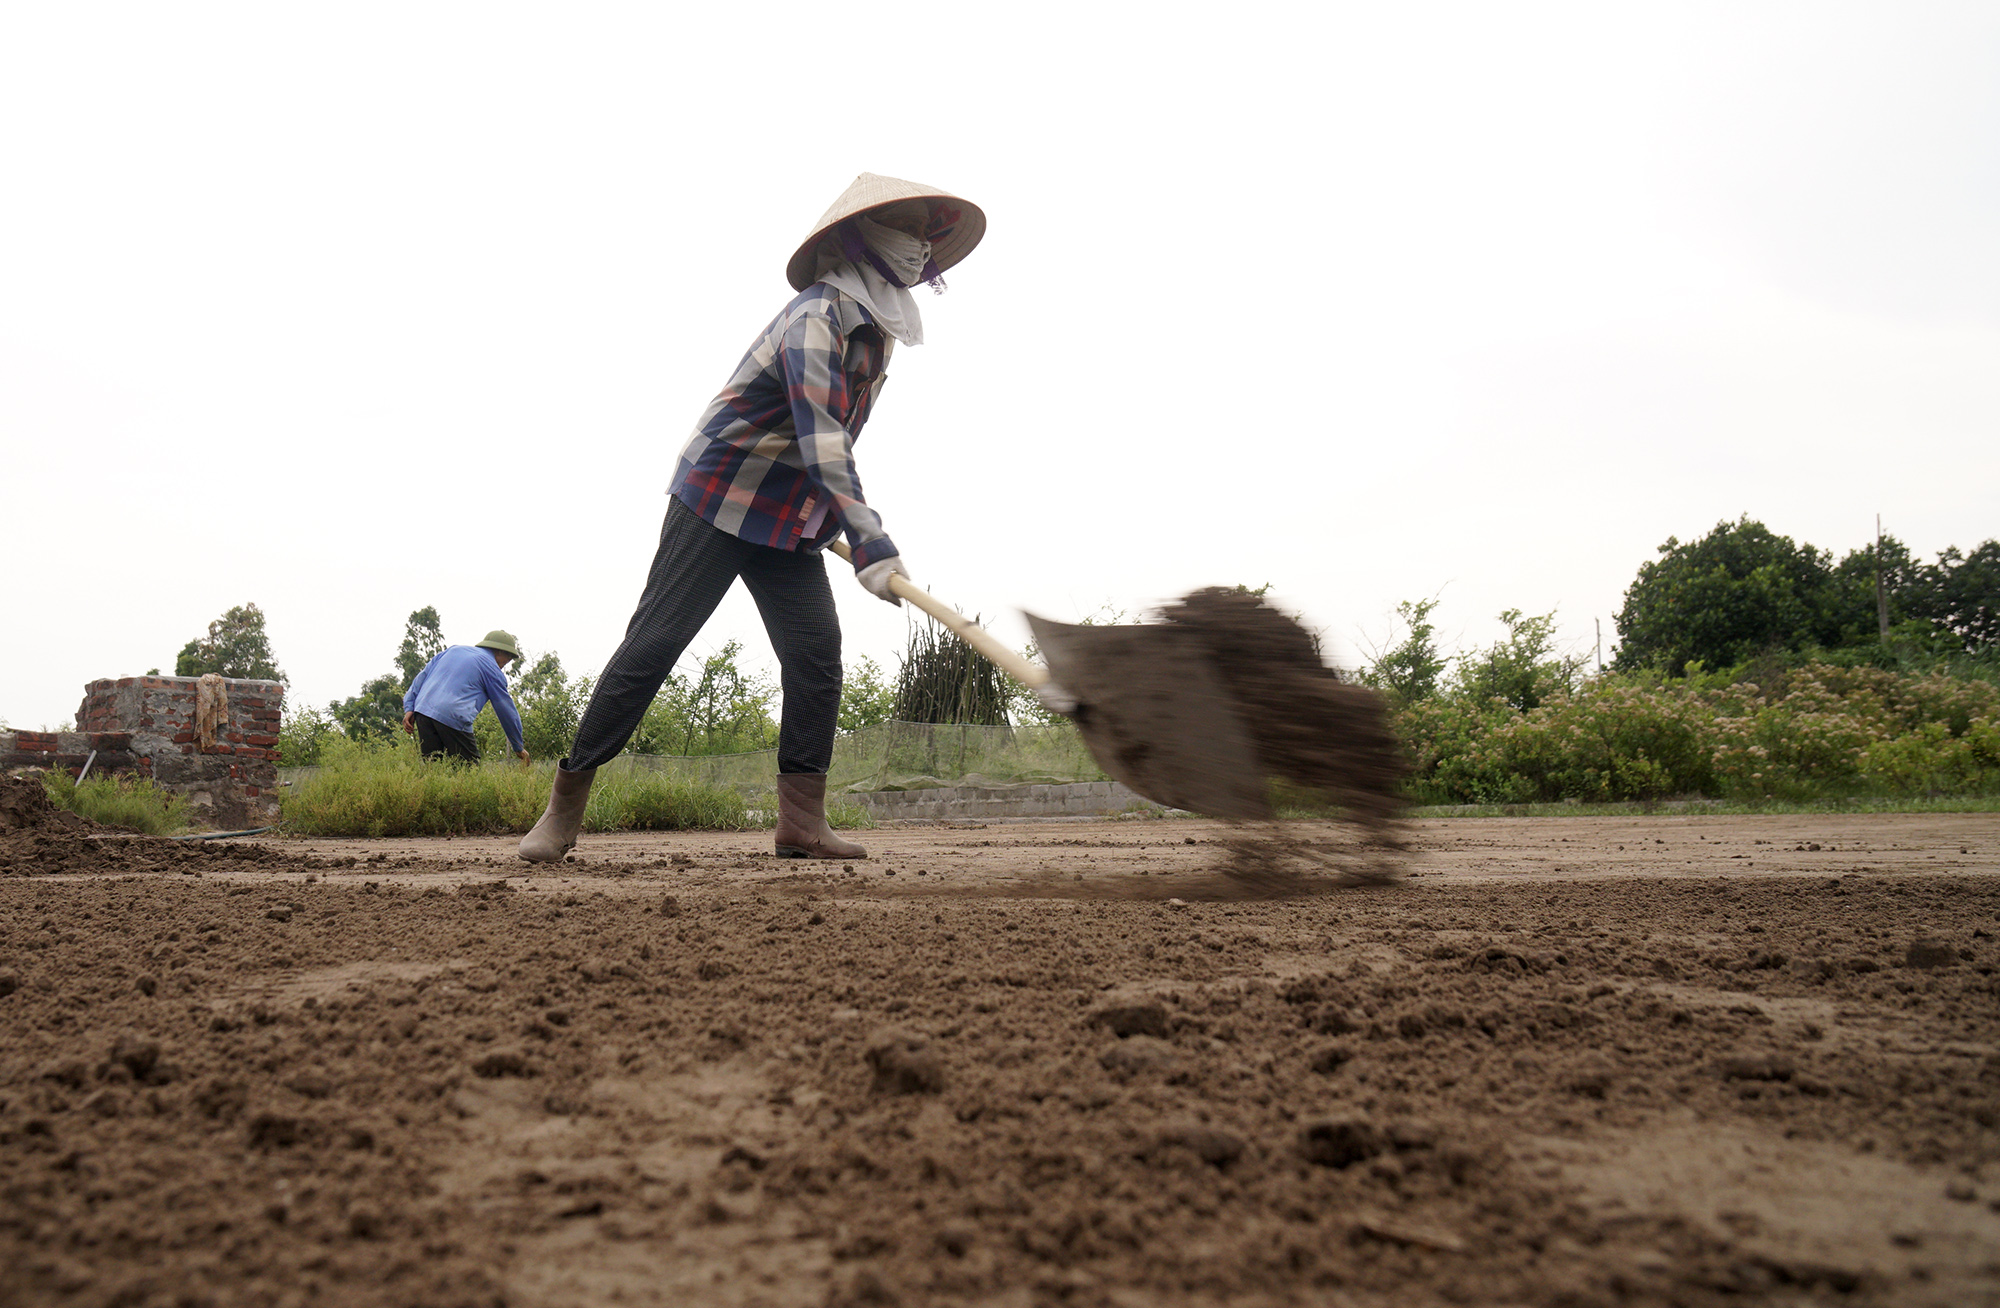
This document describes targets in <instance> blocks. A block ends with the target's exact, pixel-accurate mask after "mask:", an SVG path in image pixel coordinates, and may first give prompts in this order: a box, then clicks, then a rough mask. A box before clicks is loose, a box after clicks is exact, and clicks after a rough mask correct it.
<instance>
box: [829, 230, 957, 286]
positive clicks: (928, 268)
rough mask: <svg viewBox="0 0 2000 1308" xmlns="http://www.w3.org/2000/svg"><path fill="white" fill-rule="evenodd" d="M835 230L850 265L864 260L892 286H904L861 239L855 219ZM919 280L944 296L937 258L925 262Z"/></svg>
mask: <svg viewBox="0 0 2000 1308" xmlns="http://www.w3.org/2000/svg"><path fill="white" fill-rule="evenodd" d="M833 230H834V233H835V235H836V236H837V237H838V238H839V240H840V253H841V254H842V256H844V257H845V258H846V259H847V261H848V262H849V263H860V262H861V261H862V260H863V259H866V260H867V261H868V262H869V264H870V265H871V266H872V267H873V268H874V269H875V271H876V272H878V273H881V274H882V279H883V280H884V281H886V282H888V283H889V284H890V285H891V286H901V285H902V284H903V283H902V282H900V281H898V280H896V274H895V273H894V272H892V271H891V270H890V268H889V265H888V263H887V262H886V261H885V260H884V259H883V258H882V256H881V255H879V254H877V253H875V251H873V250H871V249H869V248H868V242H867V241H865V240H863V239H861V231H860V229H859V228H857V227H856V226H855V225H854V220H853V219H851V218H850V219H848V220H847V221H845V222H843V223H841V224H840V226H838V227H836V228H834V229H833ZM917 279H918V280H919V281H921V282H923V283H924V284H926V285H927V286H929V287H930V288H931V289H932V290H933V291H936V292H937V293H938V294H940V295H942V294H944V272H943V270H942V269H940V268H939V267H938V266H937V257H936V256H935V255H933V256H931V257H929V258H927V259H925V260H924V270H923V271H922V272H920V273H918V274H917Z"/></svg>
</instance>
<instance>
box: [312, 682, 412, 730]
mask: <svg viewBox="0 0 2000 1308" xmlns="http://www.w3.org/2000/svg"><path fill="white" fill-rule="evenodd" d="M326 711H327V712H328V713H330V714H332V715H333V720H334V721H335V722H338V723H339V724H340V729H341V731H342V732H343V733H345V734H346V736H347V738H348V739H349V740H367V739H369V738H371V737H374V738H379V739H393V738H394V736H395V734H396V733H397V732H398V731H400V730H402V728H403V687H402V686H401V685H399V684H397V681H396V675H395V674H394V673H392V672H385V673H383V674H382V675H381V676H379V677H376V678H375V679H374V680H372V681H370V682H368V683H367V684H366V685H364V686H362V687H361V693H360V694H358V695H356V696H354V697H353V698H351V699H337V700H335V701H334V702H333V703H331V704H328V705H327V706H326Z"/></svg>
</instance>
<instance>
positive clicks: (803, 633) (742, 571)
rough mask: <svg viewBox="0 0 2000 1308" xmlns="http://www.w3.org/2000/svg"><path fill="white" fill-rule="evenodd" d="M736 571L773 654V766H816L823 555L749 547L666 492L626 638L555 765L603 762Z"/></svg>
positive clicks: (824, 699) (827, 628)
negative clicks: (777, 698) (778, 713)
mask: <svg viewBox="0 0 2000 1308" xmlns="http://www.w3.org/2000/svg"><path fill="white" fill-rule="evenodd" d="M738 577H741V578H742V579H743V584H744V586H745V587H747V588H748V589H749V591H750V598H751V599H753V600H755V601H756V602H757V612H758V614H759V615H760V616H762V617H763V619H764V630H765V631H766V632H767V633H769V635H770V637H771V648H772V650H774V651H775V652H776V653H777V656H778V667H779V671H780V681H779V685H780V687H781V688H782V689H783V691H784V696H785V704H784V711H783V714H782V717H781V720H780V722H779V724H778V771H780V772H825V771H826V769H827V766H828V764H830V763H832V762H833V733H834V729H835V727H836V726H837V725H838V722H839V718H840V679H841V673H840V618H839V616H838V615H837V614H836V613H835V612H834V607H833V589H832V587H830V586H829V585H828V584H827V580H826V561H825V560H824V559H823V558H822V557H821V556H820V555H819V554H817V553H813V552H811V551H800V552H796V553H795V552H793V551H791V550H780V549H772V548H771V547H770V546H767V545H752V544H751V543H750V542H749V541H746V540H740V539H738V538H737V537H735V536H732V535H730V534H729V533H728V532H726V531H723V530H722V529H720V528H718V527H714V526H711V525H710V524H709V523H708V522H706V521H704V520H703V518H702V517H701V515H700V514H698V513H696V512H695V511H694V510H693V509H690V508H689V507H688V506H687V505H685V504H683V503H681V502H680V501H679V500H678V499H676V500H674V501H673V502H672V503H671V505H670V506H669V507H668V509H667V520H666V522H665V524H663V525H662V526H661V528H660V548H659V551H658V552H657V553H655V554H654V555H653V567H652V570H651V571H650V572H648V573H647V574H646V589H645V592H644V593H643V594H641V595H640V596H639V607H638V610H637V611H636V612H634V613H633V614H632V621H631V622H630V623H628V624H627V625H626V627H625V640H624V642H623V643H622V644H620V645H619V646H618V650H617V652H616V653H614V654H613V655H612V656H611V662H610V663H608V664H606V665H605V668H604V672H603V674H602V675H600V676H599V677H598V678H597V687H596V689H595V690H593V691H592V692H591V695H590V705H589V707H588V708H586V709H584V711H583V721H582V722H581V723H579V724H578V725H577V729H576V743H575V744H574V745H572V746H571V747H570V752H569V757H568V758H567V759H564V760H563V766H564V767H566V768H569V769H570V770H572V771H577V772H581V771H583V770H585V769H587V768H594V767H599V766H601V765H603V764H605V763H609V762H610V761H611V760H612V759H614V758H616V757H617V756H618V752H619V751H620V750H622V749H624V748H625V742H626V741H628V740H630V739H631V738H632V733H633V732H634V731H637V730H638V729H639V720H640V719H641V718H643V717H644V716H645V715H646V708H647V706H648V705H650V704H651V703H652V702H653V696H655V695H657V694H659V692H660V686H661V685H662V684H663V683H664V682H665V681H666V679H667V676H668V674H670V673H671V672H672V671H673V670H674V664H675V663H676V662H678V661H679V659H680V656H681V654H682V652H683V651H685V650H686V649H687V647H688V643H689V642H690V641H692V640H693V639H694V638H695V635H696V633H698V632H699V631H700V630H701V628H702V624H703V623H705V622H707V621H708V619H709V615H711V614H712V613H714V612H715V607H716V605H718V604H720V603H722V597H723V596H724V595H725V594H727V593H728V591H729V587H730V586H731V585H732V584H734V582H735V581H736V579H737V578H738Z"/></svg>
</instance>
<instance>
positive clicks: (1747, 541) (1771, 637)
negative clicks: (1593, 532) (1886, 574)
mask: <svg viewBox="0 0 2000 1308" xmlns="http://www.w3.org/2000/svg"><path fill="white" fill-rule="evenodd" d="M1871 575H1872V574H1871ZM1839 608H1840V604H1839V596H1838V588H1837V587H1836V586H1835V584H1834V577H1833V569H1832V566H1831V564H1830V563H1829V561H1828V559H1827V556H1826V555H1825V554H1824V553H1823V552H1821V551H1820V550H1816V549H1814V548H1813V547H1812V546H1810V545H1797V544H1794V543H1793V542H1792V540H1791V538H1790V537H1788V536H1780V535H1777V534H1776V533H1774V532H1772V531H1771V530H1770V529H1768V528H1767V527H1765V526H1764V525H1763V524H1762V523H1760V522H1752V521H1751V520H1750V519H1749V518H1748V517H1744V518H1741V519H1739V520H1738V521H1736V522H1734V523H1730V522H1720V523H1717V524H1716V526H1715V529H1714V530H1713V531H1711V532H1709V533H1708V535H1706V536H1704V537H1702V538H1701V539H1700V540H1698V541H1693V542H1690V543H1688V544H1685V545H1683V544H1682V543H1681V542H1680V541H1679V540H1677V539H1675V538H1674V537H1671V536H1669V537H1668V538H1667V543H1666V544H1664V545H1662V546H1660V557H1659V558H1657V559H1651V560H1648V561H1647V562H1645V563H1643V564H1641V565H1640V566H1639V575H1638V577H1637V578H1636V579H1634V580H1633V582H1632V585H1631V587H1630V588H1629V589H1628V590H1627V591H1626V592H1625V606H1624V608H1623V609H1621V610H1620V611H1619V613H1618V617H1617V619H1616V621H1617V625H1618V635H1619V646H1618V655H1617V660H1616V662H1617V665H1618V666H1619V667H1621V668H1627V669H1632V668H1648V667H1656V668H1661V669H1663V670H1665V671H1666V672H1668V673H1670V674H1672V675H1675V676H1678V675H1680V673H1681V672H1682V671H1683V670H1684V669H1685V668H1686V666H1687V664H1688V663H1690V662H1692V661H1695V660H1699V661H1701V662H1702V663H1705V664H1707V665H1708V666H1710V667H1729V666H1733V665H1735V664H1738V663H1743V662H1745V661H1747V660H1749V659H1750V658H1752V657H1753V656H1755V655H1757V654H1760V653H1763V652H1764V651H1766V650H1771V649H1786V650H1800V649H1806V648H1809V647H1811V646H1815V645H1828V644H1833V643H1836V642H1837V640H1838V638H1839V636H1840V634H1841V633H1840V627H1841V623H1840V621H1839ZM1871 611H1872V603H1871Z"/></svg>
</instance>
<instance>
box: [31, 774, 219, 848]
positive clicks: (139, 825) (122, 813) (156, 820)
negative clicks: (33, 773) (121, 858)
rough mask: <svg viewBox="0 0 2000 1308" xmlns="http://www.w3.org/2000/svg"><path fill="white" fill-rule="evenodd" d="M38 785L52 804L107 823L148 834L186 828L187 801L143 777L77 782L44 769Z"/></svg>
mask: <svg viewBox="0 0 2000 1308" xmlns="http://www.w3.org/2000/svg"><path fill="white" fill-rule="evenodd" d="M42 787H43V788H44V789H45V790H47V791H48V792H49V802H50V803H52V804H54V805H56V807H58V808H66V809H68V810H69V811H70V812H72V813H75V814H78V815H79V816H82V817H86V818H89V819H90V820H91V821H92V822H96V823H100V824H102V825H104V826H107V827H127V828H129V829H131V830H133V831H143V832H145V833H146V834H147V835H149V836H172V835H178V834H180V833H181V832H183V831H186V830H187V828H188V806H187V801H186V800H184V799H182V798H181V797H180V796H179V795H176V794H174V793H173V792H172V791H167V790H162V789H160V788H159V787H158V786H155V785H154V784H153V783H152V782H151V781H148V780H146V779H145V778H143V777H90V778H87V779H85V781H84V783H83V784H82V785H80V786H79V785H78V784H77V783H76V779H75V778H74V777H72V776H70V775H69V774H68V773H67V772H46V773H43V774H42Z"/></svg>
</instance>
